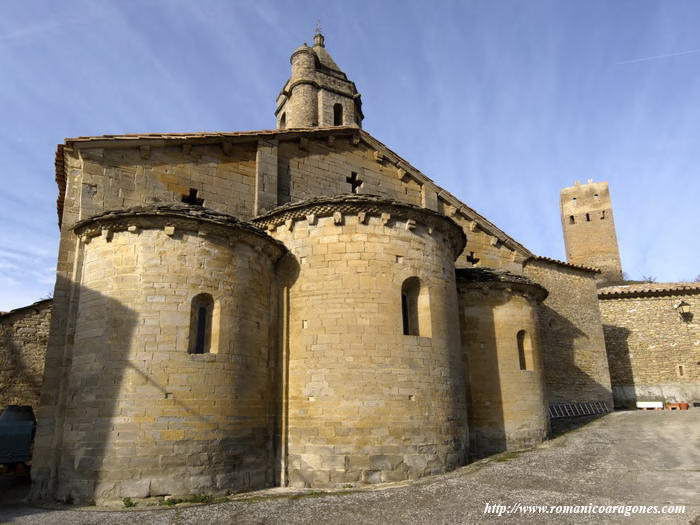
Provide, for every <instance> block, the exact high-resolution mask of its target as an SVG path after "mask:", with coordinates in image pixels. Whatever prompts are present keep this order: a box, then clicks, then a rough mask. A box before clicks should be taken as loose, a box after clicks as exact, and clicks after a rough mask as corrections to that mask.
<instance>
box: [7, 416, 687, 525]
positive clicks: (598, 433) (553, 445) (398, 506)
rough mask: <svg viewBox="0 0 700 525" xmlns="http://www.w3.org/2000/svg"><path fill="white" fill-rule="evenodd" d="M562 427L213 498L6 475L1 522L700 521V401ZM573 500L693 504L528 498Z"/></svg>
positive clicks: (559, 424)
mask: <svg viewBox="0 0 700 525" xmlns="http://www.w3.org/2000/svg"><path fill="white" fill-rule="evenodd" d="M577 427H578V428H577ZM553 431H554V434H555V435H557V436H558V437H555V438H554V439H552V440H550V441H548V442H546V443H544V444H543V445H541V446H540V447H538V448H536V449H534V450H530V451H526V452H522V453H505V454H501V455H499V456H493V457H491V458H487V459H486V460H483V461H480V462H478V463H474V464H471V465H469V466H466V467H463V468H461V469H459V470H457V471H454V472H451V473H449V474H445V475H441V476H433V477H430V478H425V479H423V480H420V481H418V482H414V483H399V484H391V485H384V486H374V487H372V488H369V489H366V490H359V491H341V492H321V493H319V492H318V491H307V492H299V491H292V490H288V489H279V488H278V489H271V490H268V491H262V492H257V493H253V494H247V495H239V496H235V497H233V500H232V501H227V502H224V503H216V504H209V505H198V506H182V505H178V506H176V507H175V508H161V507H158V508H156V509H153V510H145V509H144V508H143V507H142V506H137V507H135V508H134V509H130V510H104V509H101V510H100V509H95V508H91V509H77V508H75V507H56V508H41V507H36V506H30V505H27V504H26V503H21V502H8V501H7V500H8V499H12V498H17V497H21V493H22V490H23V489H22V487H19V488H17V487H15V489H13V490H14V492H11V491H9V490H7V489H8V487H7V486H4V487H3V486H2V485H0V491H3V492H5V497H4V498H3V499H4V500H5V501H6V502H5V503H3V504H2V505H0V523H18V524H42V525H51V524H58V523H61V524H63V523H70V524H97V523H99V524H107V525H109V524H121V523H128V524H136V523H148V524H150V525H160V524H185V523H206V524H219V523H220V524H224V523H225V524H237V525H238V524H277V523H284V524H302V523H303V524H307V523H308V524H316V523H319V524H326V523H328V524H358V523H363V524H364V523H368V524H371V523H380V524H413V523H415V524H433V523H436V524H437V523H439V524H443V523H444V524H453V523H504V524H506V523H507V524H510V523H538V524H539V523H556V524H568V523H605V524H607V523H632V524H637V523H639V524H654V525H662V524H667V523H669V524H670V523H673V524H683V525H688V524H692V525H700V409H695V410H689V411H683V412H676V411H674V412H668V411H664V412H656V411H648V412H643V411H636V412H635V411H630V412H615V413H612V414H609V415H607V416H604V417H601V418H599V419H596V420H591V419H588V420H585V419H576V420H574V419H572V420H567V421H555V424H554V425H553ZM25 488H26V487H25ZM3 489H6V490H3ZM487 504H488V505H491V506H494V505H504V506H514V505H515V506H517V505H520V507H519V509H514V507H510V508H509V509H507V510H506V511H505V513H502V515H500V516H499V515H497V514H489V513H485V508H486V506H487ZM563 505H569V506H574V505H579V506H584V508H583V509H579V510H585V506H588V505H598V506H613V505H627V506H641V505H644V506H649V505H655V506H657V507H658V509H661V508H662V507H664V506H665V505H684V506H685V511H684V512H682V513H680V514H634V513H632V514H631V515H630V516H628V517H626V516H625V515H624V514H610V513H607V514H587V513H579V514H544V513H542V512H543V511H544V509H537V510H533V509H527V510H528V511H525V506H563ZM492 508H493V507H492ZM500 510H501V511H502V512H503V509H500ZM547 510H549V507H547ZM630 510H632V509H630ZM509 511H510V513H508V512H509Z"/></svg>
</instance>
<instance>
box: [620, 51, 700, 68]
mask: <svg viewBox="0 0 700 525" xmlns="http://www.w3.org/2000/svg"><path fill="white" fill-rule="evenodd" d="M695 53H700V49H688V50H687V51H679V52H678V53H668V54H665V55H653V56H650V57H642V58H635V59H632V60H625V61H624V62H617V65H618V66H621V65H624V64H636V63H637V62H647V61H649V60H660V59H662V58H673V57H679V56H683V55H693V54H695Z"/></svg>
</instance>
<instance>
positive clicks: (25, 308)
mask: <svg viewBox="0 0 700 525" xmlns="http://www.w3.org/2000/svg"><path fill="white" fill-rule="evenodd" d="M52 302H53V299H41V300H40V301H37V302H35V303H32V304H28V305H27V306H20V307H19V308H15V309H14V310H10V311H9V312H0V317H5V316H7V315H12V314H14V313H17V312H21V311H22V310H27V309H29V308H36V307H38V306H43V305H44V304H46V303H52Z"/></svg>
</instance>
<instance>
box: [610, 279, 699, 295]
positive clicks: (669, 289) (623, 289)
mask: <svg viewBox="0 0 700 525" xmlns="http://www.w3.org/2000/svg"><path fill="white" fill-rule="evenodd" d="M696 293H700V282H697V283H633V284H622V285H616V286H606V287H604V288H600V289H599V290H598V297H599V298H601V299H612V298H617V297H643V296H655V295H657V296H658V295H685V294H696Z"/></svg>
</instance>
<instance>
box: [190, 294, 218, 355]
mask: <svg viewBox="0 0 700 525" xmlns="http://www.w3.org/2000/svg"><path fill="white" fill-rule="evenodd" d="M213 321H214V299H213V298H212V296H211V295H209V294H208V293H200V294H198V295H195V296H194V297H193V298H192V307H191V315H190V342H189V348H188V351H189V353H190V354H209V353H211V352H212V332H213Z"/></svg>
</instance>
